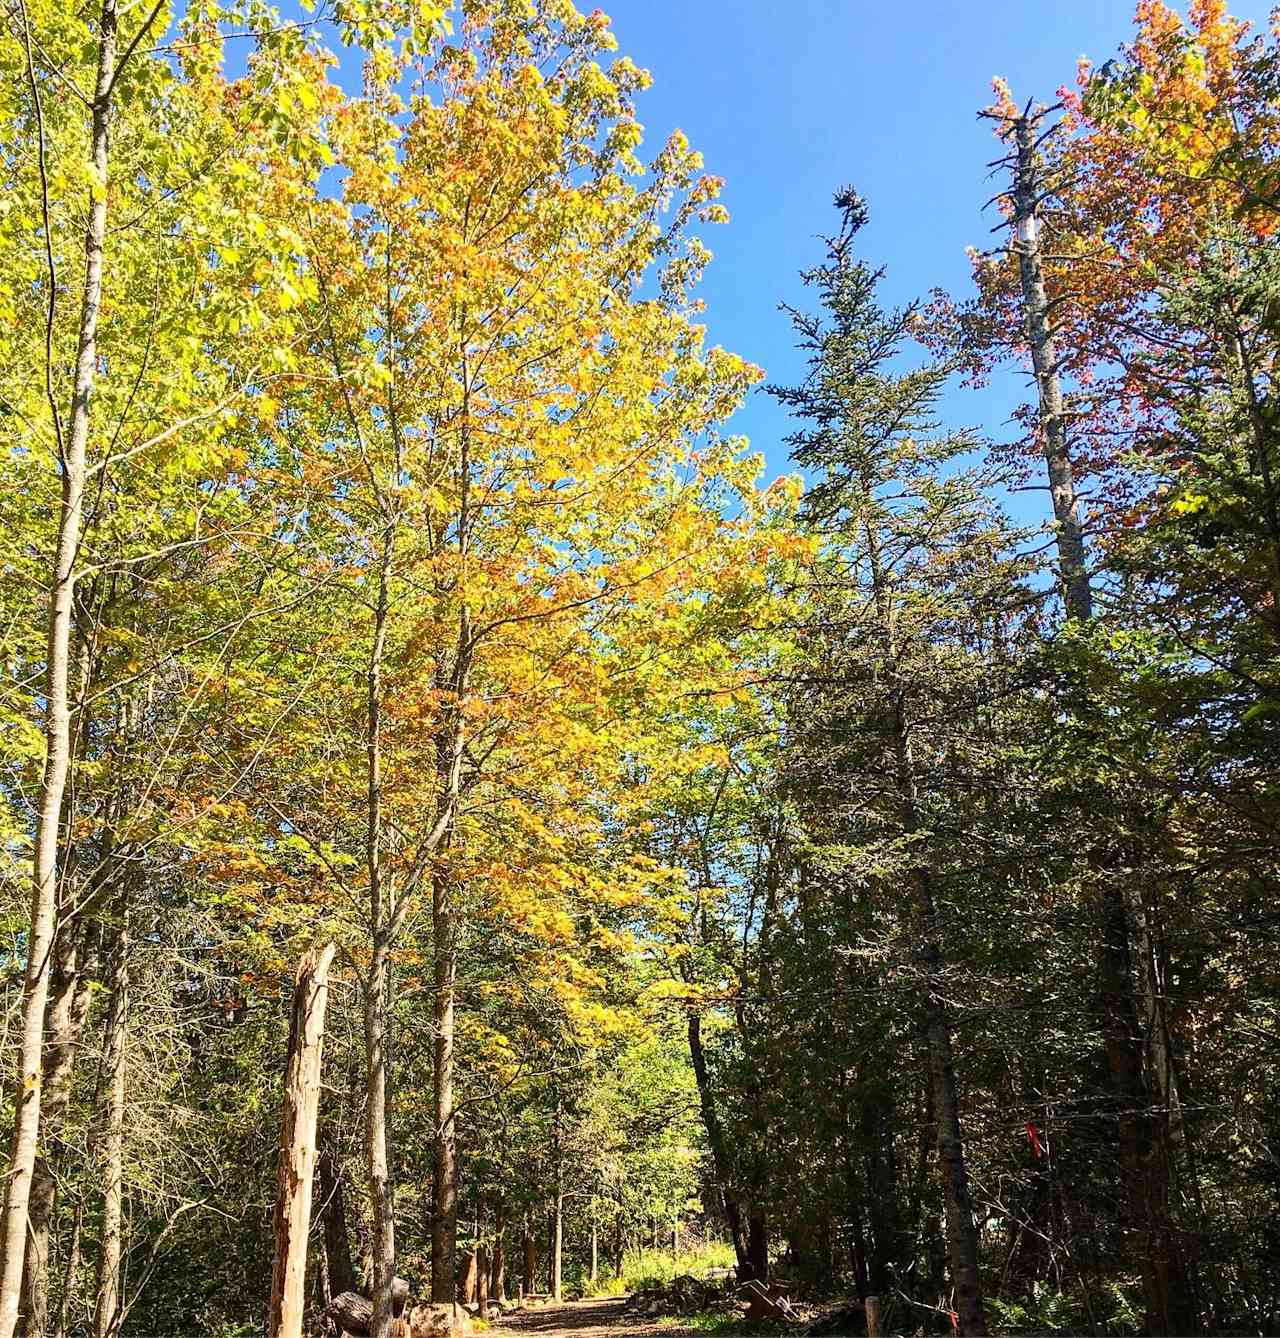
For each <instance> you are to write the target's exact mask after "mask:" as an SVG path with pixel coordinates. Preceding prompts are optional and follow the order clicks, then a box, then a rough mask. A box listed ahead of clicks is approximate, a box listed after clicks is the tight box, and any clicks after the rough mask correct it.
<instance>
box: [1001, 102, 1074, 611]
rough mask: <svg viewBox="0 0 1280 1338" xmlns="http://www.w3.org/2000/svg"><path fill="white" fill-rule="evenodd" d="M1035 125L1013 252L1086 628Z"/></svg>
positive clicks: (1022, 174) (1020, 157)
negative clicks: (1043, 241)
mask: <svg viewBox="0 0 1280 1338" xmlns="http://www.w3.org/2000/svg"><path fill="white" fill-rule="evenodd" d="M1036 124H1037V123H1036V122H1035V121H1034V119H1033V118H1032V117H1028V116H1020V117H1019V118H1018V119H1017V121H1016V122H1015V124H1014V137H1015V140H1016V154H1017V168H1016V171H1015V173H1014V183H1013V197H1014V214H1013V228H1014V233H1015V236H1016V243H1015V246H1014V250H1015V251H1016V252H1017V255H1018V273H1019V277H1020V278H1021V281H1022V300H1023V313H1024V318H1025V321H1026V327H1027V343H1028V344H1029V345H1030V347H1031V365H1032V368H1033V370H1034V372H1035V378H1036V390H1037V392H1038V394H1039V400H1040V433H1041V436H1042V437H1043V438H1044V440H1043V443H1042V445H1043V449H1044V459H1045V465H1046V467H1047V469H1048V472H1049V495H1050V497H1051V498H1052V500H1053V516H1054V521H1055V522H1056V525H1057V542H1058V568H1059V574H1060V577H1061V580H1062V590H1063V597H1064V599H1065V601H1066V606H1067V615H1068V616H1069V617H1071V618H1078V619H1079V620H1080V621H1081V622H1087V621H1088V620H1089V619H1090V618H1092V617H1093V592H1092V590H1091V589H1090V585H1089V569H1088V566H1087V563H1086V557H1085V546H1084V523H1083V520H1082V518H1081V514H1080V501H1079V498H1078V497H1077V495H1076V483H1075V471H1074V469H1073V467H1072V464H1071V456H1070V453H1069V452H1068V449H1067V418H1066V412H1065V405H1064V402H1063V396H1062V382H1061V378H1060V377H1059V375H1058V350H1057V345H1056V343H1055V341H1054V337H1053V326H1052V324H1051V322H1050V319H1049V297H1048V294H1047V292H1046V291H1045V285H1044V264H1043V262H1042V260H1041V255H1040V217H1039V200H1038V195H1039V191H1038V183H1037V173H1036V167H1035V142H1036V129H1035V127H1036Z"/></svg>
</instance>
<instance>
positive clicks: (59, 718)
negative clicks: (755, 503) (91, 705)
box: [0, 0, 116, 1338]
mask: <svg viewBox="0 0 1280 1338" xmlns="http://www.w3.org/2000/svg"><path fill="white" fill-rule="evenodd" d="M24 36H25V37H26V39H27V41H28V43H29V40H30V34H29V33H25V30H24ZM115 75H116V0H103V4H102V9H101V12H100V17H99V20H98V70H97V78H96V81H95V85H94V98H93V108H92V127H91V131H90V163H89V166H90V169H91V173H92V177H93V179H94V183H95V184H94V187H93V189H92V190H91V191H90V195H89V221H88V227H87V228H86V231H85V248H84V249H85V268H84V280H83V284H82V286H81V306H80V328H79V337H78V341H77V351H76V371H75V383H74V388H73V391H72V397H71V417H70V422H69V423H68V425H67V434H66V437H65V440H64V438H63V435H62V432H61V430H60V429H59V431H58V433H57V439H58V454H59V474H60V480H59V481H60V483H61V489H62V497H61V503H60V507H59V512H58V530H57V541H56V546H55V551H54V559H53V570H52V571H51V572H50V582H49V585H50V595H49V614H48V651H47V661H46V681H45V687H44V696H45V724H44V736H45V758H44V771H43V774H42V776H41V779H40V793H39V797H38V799H37V804H36V829H35V842H34V849H33V853H32V884H31V928H30V933H29V935H28V939H27V964H26V973H25V977H24V981H23V999H22V1040H21V1048H20V1052H19V1058H18V1080H17V1087H16V1090H15V1092H14V1098H13V1104H14V1128H13V1143H12V1145H11V1149H10V1155H9V1170H8V1184H7V1186H6V1190H5V1205H4V1226H3V1238H2V1240H0V1252H2V1253H3V1259H4V1263H3V1270H2V1271H0V1338H13V1334H14V1330H15V1329H16V1328H17V1324H18V1303H19V1298H20V1296H21V1293H22V1271H23V1263H24V1260H25V1255H26V1240H27V1215H28V1207H29V1203H30V1197H31V1181H32V1175H33V1172H34V1170H35V1161H36V1150H37V1147H38V1145H39V1136H40V1115H41V1101H42V1097H43V1092H42V1082H43V1068H44V1054H43V1051H44V1022H45V1008H46V1006H47V1004H48V998H49V983H50V975H51V967H52V950H53V939H54V929H55V921H56V914H57V897H58V842H59V826H60V823H61V816H62V804H63V796H64V793H65V791H66V785H67V775H68V772H69V770H70V765H71V709H70V694H69V690H68V670H69V663H70V651H71V625H72V619H73V615H74V607H75V562H76V553H77V549H78V548H79V545H80V527H81V519H82V515H83V510H84V486H85V469H86V465H85V461H86V454H87V448H88V442H89V419H90V399H91V397H92V394H93V387H94V382H95V380H96V378H97V368H98V314H99V311H100V308H101V305H102V256H103V246H104V242H105V239H106V233H107V168H108V159H109V138H110V122H111V92H112V86H113V82H114V79H115ZM32 83H33V92H34V76H32ZM43 148H44V146H43V143H41V145H40V151H41V152H42V153H43ZM49 300H50V302H52V301H53V294H52V293H50V296H49Z"/></svg>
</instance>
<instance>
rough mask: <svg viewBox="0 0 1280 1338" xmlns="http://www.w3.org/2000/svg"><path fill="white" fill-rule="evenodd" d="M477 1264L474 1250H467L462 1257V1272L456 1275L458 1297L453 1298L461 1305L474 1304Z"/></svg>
mask: <svg viewBox="0 0 1280 1338" xmlns="http://www.w3.org/2000/svg"><path fill="white" fill-rule="evenodd" d="M477 1266H478V1263H477V1258H476V1252H475V1250H467V1251H465V1252H464V1253H463V1256H462V1270H461V1272H460V1273H459V1274H458V1295H457V1297H456V1298H455V1299H456V1300H459V1301H461V1302H462V1304H463V1305H475V1303H476V1269H477Z"/></svg>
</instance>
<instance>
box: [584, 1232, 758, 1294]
mask: <svg viewBox="0 0 1280 1338" xmlns="http://www.w3.org/2000/svg"><path fill="white" fill-rule="evenodd" d="M734 1262H735V1260H734V1254H733V1246H732V1245H727V1244H724V1243H722V1242H720V1241H709V1242H708V1243H707V1244H705V1245H703V1246H700V1247H699V1248H698V1249H696V1250H689V1251H682V1252H681V1253H680V1254H679V1255H675V1256H673V1255H672V1254H671V1252H670V1251H669V1250H636V1251H633V1252H631V1253H628V1254H627V1255H625V1256H624V1257H623V1260H622V1276H621V1277H620V1278H615V1277H613V1276H612V1271H611V1270H610V1275H609V1276H608V1277H605V1276H601V1277H599V1278H597V1279H596V1281H595V1282H594V1283H591V1282H587V1281H586V1280H585V1279H584V1280H583V1282H582V1284H581V1289H580V1290H581V1294H582V1297H583V1299H584V1300H591V1299H593V1298H595V1297H597V1296H621V1295H622V1293H623V1292H638V1291H643V1290H644V1289H645V1288H647V1287H665V1286H666V1284H667V1283H669V1282H670V1281H671V1280H672V1279H673V1278H678V1277H682V1276H683V1275H684V1274H686V1273H692V1274H693V1276H694V1277H695V1278H698V1277H702V1276H704V1275H705V1274H706V1273H707V1272H709V1271H710V1270H711V1269H713V1268H732V1267H733V1265H734Z"/></svg>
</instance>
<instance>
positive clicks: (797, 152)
mask: <svg viewBox="0 0 1280 1338" xmlns="http://www.w3.org/2000/svg"><path fill="white" fill-rule="evenodd" d="M582 3H583V0H579V4H580V5H581V4H582ZM600 3H601V7H602V8H603V9H604V10H605V12H606V13H608V14H610V15H611V16H612V18H613V28H614V32H615V34H616V36H617V37H618V40H619V44H620V50H621V52H623V53H625V54H627V55H630V56H631V57H632V58H633V59H634V60H635V61H636V62H637V64H640V65H643V66H645V67H647V68H648V69H649V70H650V71H651V72H652V74H653V77H654V86H653V88H652V89H651V90H650V91H649V92H648V93H646V94H645V95H644V97H643V98H642V100H641V102H640V107H639V116H640V120H641V121H642V122H643V123H644V125H645V127H646V139H647V142H648V143H649V145H650V146H651V147H656V145H657V144H658V143H660V142H661V141H662V140H663V139H665V137H666V135H667V134H668V133H669V132H670V131H671V130H672V129H673V128H675V127H677V126H678V127H679V128H681V129H682V130H684V131H685V133H686V134H687V135H688V136H689V139H690V141H691V143H692V144H693V145H694V147H695V148H698V149H700V150H702V152H703V154H704V155H705V157H706V162H707V168H708V170H710V171H712V172H715V173H716V174H718V175H720V176H723V177H724V178H725V180H726V190H725V195H724V200H725V203H726V204H727V206H728V208H729V211H730V213H731V215H732V222H731V223H730V224H729V225H728V226H727V227H722V228H715V229H712V230H711V231H710V233H709V234H708V235H707V238H706V240H707V242H708V244H709V245H710V247H711V249H712V251H713V252H714V253H715V261H714V263H713V264H712V265H711V267H710V269H709V271H708V275H707V279H706V282H705V284H704V286H703V296H704V298H705V300H706V303H707V314H706V323H707V327H708V333H709V337H710V339H711V341H712V342H713V343H719V344H723V345H724V346H725V347H727V348H731V349H733V350H734V351H735V352H738V353H741V354H742V355H743V356H744V357H747V358H749V359H750V360H751V361H752V362H756V363H759V364H760V365H761V366H763V367H764V368H765V370H766V371H767V372H768V373H769V377H770V379H771V380H774V381H780V382H787V381H791V380H794V379H797V378H798V376H799V375H800V374H801V362H800V359H799V358H798V357H797V355H796V354H795V353H794V351H793V350H792V348H791V343H790V332H789V329H788V326H787V321H786V318H785V317H784V316H783V315H782V314H781V313H780V312H778V310H777V304H778V302H779V301H780V300H784V299H785V300H788V301H793V302H798V301H800V300H802V298H801V294H802V288H801V285H800V284H799V282H798V280H797V277H796V276H797V271H798V270H800V269H801V268H802V267H804V266H805V265H808V264H811V263H812V262H813V261H814V260H815V259H816V258H817V257H818V255H819V254H820V250H821V244H820V243H819V242H818V241H817V240H816V235H817V234H818V233H819V232H820V231H823V230H826V231H830V230H831V227H832V223H833V220H834V218H835V214H834V211H833V209H832V208H831V203H830V202H831V196H832V193H833V191H834V190H835V188H836V187H837V186H839V185H841V184H843V183H845V182H850V183H852V184H853V185H854V186H856V187H857V189H858V190H859V191H860V192H861V194H862V195H863V197H864V198H865V199H866V201H867V203H868V205H869V206H870V211H871V222H870V224H869V226H868V227H867V228H866V229H865V230H864V232H863V234H862V252H863V254H864V255H865V256H866V258H868V259H869V260H872V261H874V262H875V263H877V264H883V265H885V266H886V267H887V270H888V273H887V277H886V287H885V293H886V296H887V297H888V298H889V299H891V300H893V301H904V300H906V299H908V298H910V297H912V296H915V295H922V294H927V292H928V291H929V290H930V289H931V288H933V287H935V286H938V287H943V288H947V289H948V290H950V291H952V292H956V293H967V291H968V262H967V260H966V258H965V247H966V245H968V244H970V243H972V244H974V245H977V246H987V245H990V237H989V233H988V229H989V228H990V227H991V225H992V224H993V223H994V222H995V218H994V217H993V216H992V215H991V213H990V212H988V214H987V215H984V214H983V213H982V212H981V210H982V204H983V202H984V201H985V200H986V199H988V198H989V197H990V196H991V195H992V194H993V193H994V192H995V190H996V189H998V187H997V186H995V185H993V184H992V183H991V182H990V181H988V180H987V179H986V178H987V169H986V166H985V164H986V163H988V162H989V161H990V160H991V159H992V158H994V157H995V156H996V152H997V145H996V143H995V141H994V139H993V138H992V136H991V130H990V126H989V125H988V124H985V123H979V122H978V121H977V119H976V116H975V112H976V111H977V109H978V108H979V107H980V106H982V105H984V104H985V103H986V102H988V101H989V100H990V99H989V93H990V83H991V77H992V76H993V75H995V74H1001V75H1004V76H1005V77H1006V78H1008V80H1009V81H1010V84H1011V85H1012V88H1013V92H1014V96H1015V97H1017V98H1019V100H1021V99H1025V98H1027V97H1029V96H1031V95H1032V94H1035V95H1037V96H1039V97H1043V98H1045V99H1050V98H1052V96H1053V93H1054V90H1055V89H1056V88H1058V87H1059V86H1060V85H1061V84H1063V83H1070V82H1071V81H1072V80H1074V78H1075V70H1076V61H1077V58H1078V57H1079V56H1081V55H1089V56H1090V57H1091V58H1093V59H1094V61H1095V64H1101V63H1102V62H1103V61H1104V60H1106V59H1107V58H1108V56H1110V55H1111V54H1113V53H1114V51H1115V49H1116V47H1117V46H1118V45H1119V44H1120V43H1121V42H1122V41H1125V40H1126V39H1127V38H1128V37H1129V35H1130V34H1131V32H1132V19H1133V10H1134V5H1133V2H1132V0H1066V2H1065V3H1049V0H899V2H898V3H896V4H892V3H889V4H886V3H882V2H881V0H788V2H787V3H785V4H779V3H777V0H612V3H610V2H609V0H600ZM1270 3H1271V0H1235V3H1234V4H1232V6H1231V9H1232V12H1233V13H1234V14H1235V15H1236V16H1237V17H1239V18H1246V19H1252V20H1253V21H1254V22H1255V25H1257V26H1260V27H1263V28H1264V30H1265V19H1266V15H1267V11H1268V9H1269V7H1270ZM1021 394H1023V388H1022V384H1021V378H1019V377H1015V376H1013V375H1011V376H1010V377H1008V378H1006V379H1005V380H1003V381H1001V382H997V383H996V384H995V385H993V386H992V387H991V388H990V389H989V390H987V391H985V392H982V393H981V394H978V393H975V392H973V391H965V390H957V391H956V393H955V394H954V395H952V396H951V397H950V398H949V399H948V401H947V403H946V405H945V413H946V416H947V417H948V418H949V419H950V420H951V421H953V422H954V423H956V424H972V425H976V426H979V427H981V428H982V429H983V430H985V431H986V432H988V433H989V434H992V435H997V436H998V435H1000V434H1001V433H1003V434H1005V435H1009V434H1010V430H1009V429H1008V428H1007V427H1006V426H1005V420H1006V419H1007V417H1008V414H1009V410H1010V408H1011V407H1012V406H1013V405H1014V404H1016V403H1017V402H1018V397H1019V396H1020V395H1021ZM732 426H733V428H734V430H736V431H741V432H744V433H746V434H747V435H748V436H750V437H751V440H752V444H753V445H754V446H755V447H756V448H757V449H759V450H763V451H764V452H765V454H766V457H767V460H768V465H769V472H770V474H771V475H772V474H775V473H779V472H783V471H784V470H785V469H786V467H787V465H786V448H785V447H784V446H783V445H782V444H781V442H782V438H783V436H784V435H785V434H786V431H787V425H786V420H785V416H784V415H782V414H781V413H780V412H779V410H778V408H777V406H776V405H774V404H773V402H772V401H771V400H770V399H769V397H768V396H766V395H765V394H764V393H763V392H759V393H757V394H755V395H754V396H753V397H752V399H751V401H750V402H749V404H748V405H747V406H746V408H744V409H743V410H742V412H741V413H740V414H739V415H738V416H737V417H736V418H735V420H734V422H733V424H732Z"/></svg>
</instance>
